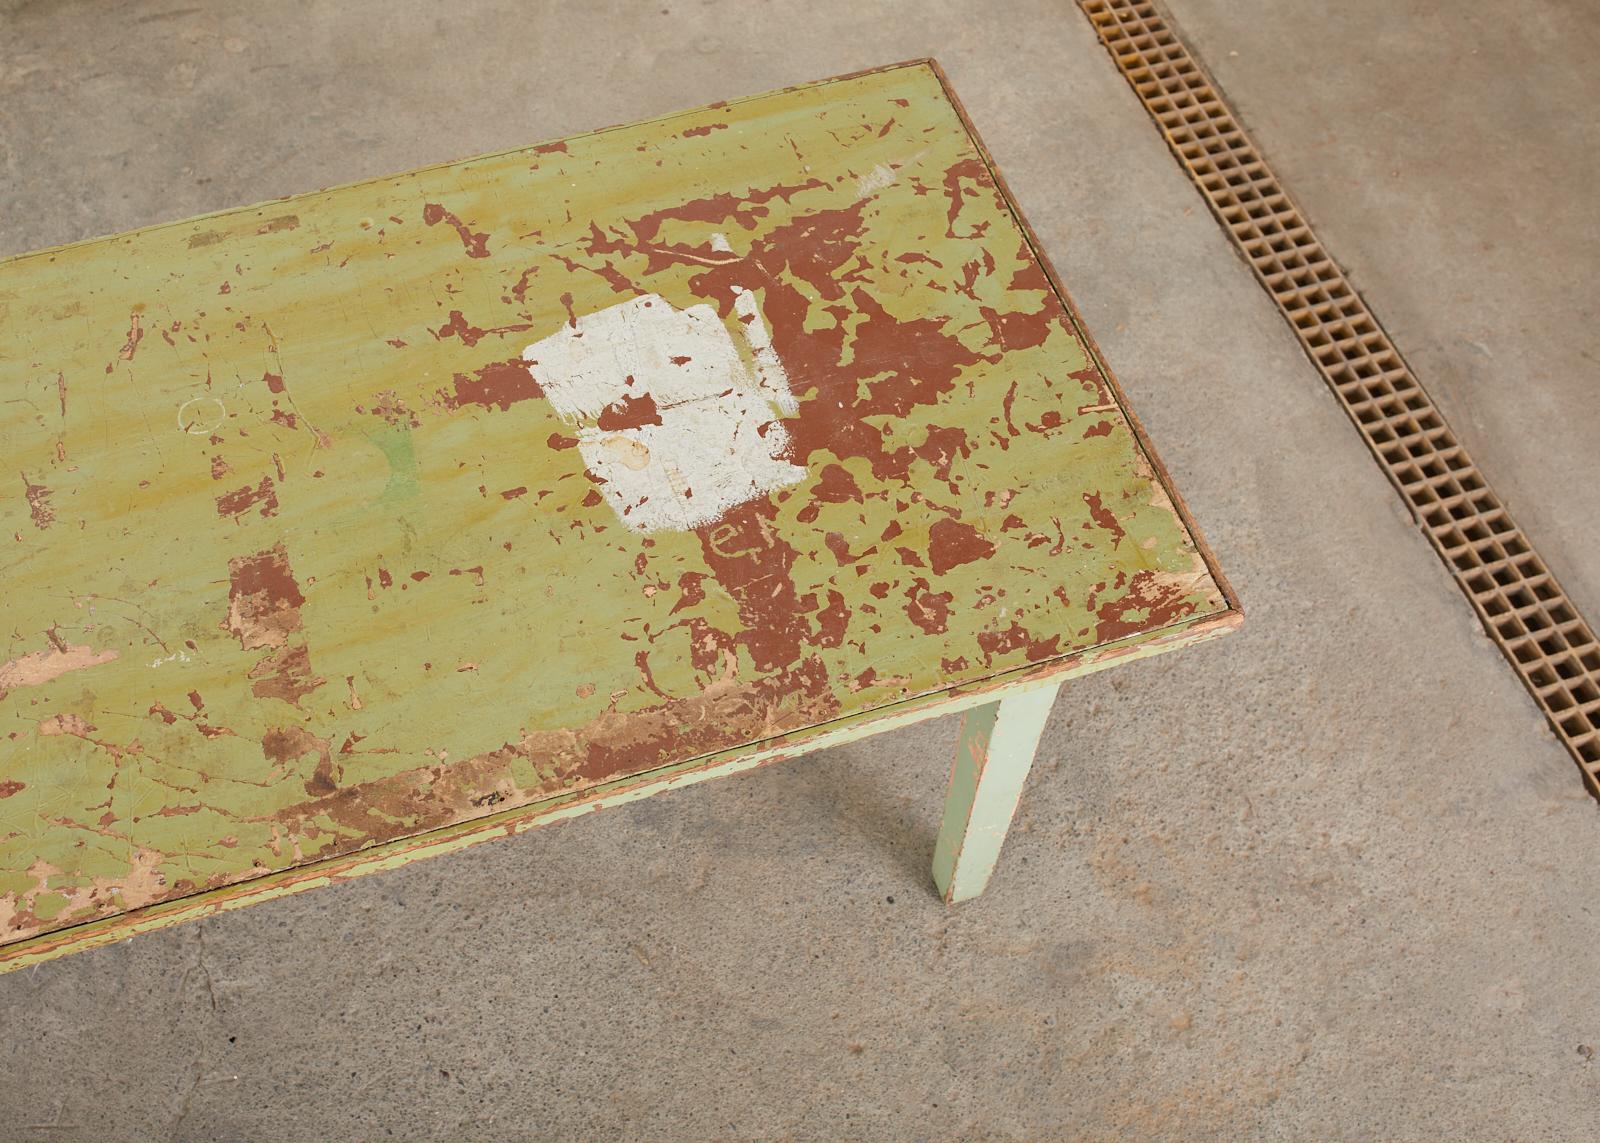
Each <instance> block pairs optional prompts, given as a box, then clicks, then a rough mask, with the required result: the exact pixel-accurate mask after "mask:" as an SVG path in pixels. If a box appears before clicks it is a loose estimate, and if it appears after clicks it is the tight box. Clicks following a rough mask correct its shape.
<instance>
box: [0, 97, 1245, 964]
mask: <svg viewBox="0 0 1600 1143" xmlns="http://www.w3.org/2000/svg"><path fill="white" fill-rule="evenodd" d="M290 219H292V220H293V221H292V223H291V221H290ZM713 236H721V237H720V241H721V242H723V243H725V245H726V247H727V249H726V251H723V250H720V249H719V248H718V247H717V245H716V244H715V243H714V241H713ZM740 290H744V291H747V292H748V293H749V294H750V295H752V296H753V297H754V298H755V300H756V305H757V307H758V309H759V312H760V314H761V317H762V321H763V322H764V323H765V324H766V325H767V327H769V328H770V333H771V342H772V345H773V347H774V349H775V351H776V353H777V354H778V356H779V358H780V359H781V360H782V363H783V365H784V367H785V368H786V370H787V373H788V378H789V384H790V387H791V389H792V391H793V393H794V396H795V397H796V398H797V400H798V405H799V407H798V410H797V412H796V413H795V414H794V415H792V416H786V417H784V418H783V423H784V425H785V426H786V428H787V431H788V433H789V435H790V438H791V440H792V442H793V443H792V450H791V458H790V459H791V462H792V463H795V464H797V465H799V466H801V467H802V468H803V469H804V477H803V479H802V480H800V481H799V482H797V483H794V484H792V485H790V486H788V487H785V488H782V489H780V490H778V491H776V492H772V493H769V494H767V495H765V496H763V497H761V498H759V499H758V500H756V501H753V502H751V504H749V505H746V506H743V507H741V508H738V509H734V510H732V511H730V512H729V513H727V514H726V515H725V517H724V519H723V520H722V521H721V522H718V523H716V524H713V525H708V526H704V527H702V528H699V529H697V530H693V531H663V532H656V533H654V534H651V535H648V536H641V535H640V534H638V533H636V532H633V531H630V530H629V529H628V528H627V527H626V526H625V525H624V524H623V522H622V521H621V520H619V518H618V516H617V514H616V512H615V511H613V509H612V508H611V506H610V505H609V503H607V502H605V500H604V499H603V497H601V496H600V495H599V492H598V490H597V485H596V483H595V481H594V480H593V479H592V474H591V473H589V472H588V471H587V469H586V464H585V460H584V458H583V456H582V455H581V453H580V450H579V449H577V448H575V447H572V442H573V440H574V438H575V436H576V433H577V429H576V428H575V426H574V425H573V424H570V423H568V422H567V421H565V420H563V419H562V417H561V416H560V415H558V413H557V412H556V410H555V409H554V408H553V407H552V406H551V403H550V401H549V400H547V399H546V398H545V397H544V396H542V395H541V394H540V392H539V388H538V384H537V379H536V378H534V377H533V376H532V374H531V373H530V372H529V371H528V370H527V368H526V367H524V366H523V365H522V364H521V363H520V362H521V351H522V349H523V348H524V347H525V346H527V345H530V344H532V343H534V342H536V341H539V340H541V339H543V338H547V337H550V336H551V335H553V334H555V333H557V332H559V331H560V330H562V329H563V328H564V327H567V326H568V324H569V323H570V322H572V321H573V320H574V319H575V318H582V317H583V316H584V315H587V314H593V313H596V312H599V311H602V310H605V309H606V308H608V307H611V306H614V305H617V304H618V303H619V302H621V301H624V300H626V299H628V298H631V297H635V296H637V295H639V294H643V293H648V294H652V295H655V296H658V297H660V298H662V299H664V300H665V301H666V302H668V303H669V304H671V305H673V306H675V307H678V308H680V309H687V308H688V307H691V306H697V305H703V306H710V307H712V309H713V310H714V311H715V312H716V313H717V314H718V315H719V316H720V317H721V319H722V320H723V322H724V323H725V325H726V326H727V328H728V330H729V331H730V336H733V337H734V338H735V344H736V345H740V346H742V348H741V354H742V357H741V359H742V360H743V361H744V362H745V364H746V365H747V366H749V365H750V364H751V361H752V357H751V352H752V351H749V350H748V347H747V346H744V343H743V342H742V341H740V340H739V339H738V334H739V330H740V326H739V324H738V323H739V321H740V319H739V317H738V316H737V314H736V312H735V308H734V304H735V299H736V297H737V296H738V291H740ZM0 391H3V392H4V393H5V394H6V396H7V401H6V403H4V404H3V405H0V446H3V448H4V451H5V452H6V453H7V456H8V457H9V458H10V460H11V465H12V469H13V470H14V471H16V472H19V473H20V474H21V478H20V479H18V478H15V477H14V478H12V483H11V484H10V485H9V486H5V485H0V539H4V540H5V541H6V542H7V543H8V544H9V546H10V548H11V551H10V555H9V558H8V562H7V577H8V591H7V594H6V596H5V598H4V599H3V600H0V620H3V621H4V628H5V630H6V631H7V632H8V643H7V646H6V647H5V648H4V650H0V690H4V691H5V692H6V693H5V694H4V695H3V697H0V713H4V714H5V715H6V730H5V731H4V732H0V735H3V737H0V758H3V765H0V791H5V790H10V787H9V786H8V785H7V784H6V783H7V782H8V781H13V782H18V783H20V784H21V788H20V789H17V790H15V791H14V792H10V793H8V794H6V795H5V796H0V944H4V943H7V942H18V941H21V940H24V939H28V938H31V937H35V936H39V935H42V934H47V933H48V932H49V931H50V930H52V929H55V928H60V927H61V926H64V925H69V924H74V923H80V922H84V921H89V920H93V919H95V918H110V917H113V916H115V915H116V914H117V913H119V912H121V911H123V910H127V909H141V908H145V907H149V906H153V905H155V904H157V903H161V902H168V903H174V904H175V903H176V902H179V901H181V900H184V899H186V898H190V897H193V896H195V895H197V894H204V893H207V892H213V893H220V892H224V891H226V892H229V893H234V892H244V890H242V889H227V888H226V887H228V886H235V885H238V884H240V883H243V882H254V881H257V880H258V879H269V878H271V877H274V876H287V875H289V873H290V871H292V870H295V869H296V868H298V867H301V866H305V865H307V864H309V863H313V862H326V861H332V860H340V859H342V858H343V857H344V855H347V854H349V853H352V852H353V851H355V850H357V849H360V848H364V847H371V848H375V849H381V848H382V847H385V846H391V847H395V846H398V847H400V849H399V850H397V852H396V856H395V857H394V860H395V861H401V860H406V859H408V857H407V853H408V852H409V851H407V850H405V849H404V846H403V844H402V843H403V841H404V839H406V838H409V837H412V836H413V835H421V834H427V833H431V832H433V831H439V830H449V829H453V828H457V827H461V828H467V826H468V825H469V824H470V823H472V822H474V821H476V820H478V819H481V818H483V817H485V816H486V815H491V814H502V813H508V812H513V813H514V812H515V811H516V810H517V808H518V807H524V806H536V805H543V804H545V803H547V802H549V801H550V800H551V799H557V798H565V797H572V796H576V795H581V794H584V792H585V791H590V790H599V789H602V788H604V787H606V786H607V784H608V783H613V782H616V781H621V780H626V779H628V778H630V777H631V776H632V775H634V774H636V773H639V772H647V771H657V770H669V769H672V768H681V769H684V770H685V771H692V770H694V769H695V768H696V767H699V766H701V765H703V764H704V763H705V760H706V759H709V758H714V757H743V756H744V755H743V754H741V753H740V752H741V751H743V752H744V753H745V754H748V753H749V751H750V750H752V749H754V747H753V746H752V745H751V744H755V743H761V742H767V741H772V740H774V739H776V738H780V737H782V736H785V735H801V734H806V733H809V732H810V731H809V728H812V727H816V726H823V725H826V726H848V725H853V724H854V723H855V722H856V721H857V720H869V719H870V718H872V717H873V716H874V715H875V714H876V713H878V712H882V711H884V710H886V709H889V708H890V707H892V706H896V705H898V704H901V703H903V702H905V701H907V700H911V699H917V698H919V696H927V697H928V698H929V699H930V700H931V699H932V698H935V697H938V696H941V695H942V694H944V693H945V692H947V691H949V690H951V689H952V688H955V689H957V690H959V689H961V688H970V687H976V686H982V685H987V684H988V682H989V681H991V680H994V679H997V678H1000V677H1004V676H1007V675H1008V674H1011V673H1015V672H1026V671H1031V670H1033V669H1035V668H1036V667H1038V665H1039V664H1042V663H1047V662H1060V663H1063V664H1064V663H1067V662H1068V661H1069V660H1072V659H1073V657H1075V656H1078V657H1082V656H1090V655H1093V654H1099V653H1101V651H1102V649H1103V648H1105V647H1107V646H1110V645H1113V644H1115V645H1117V646H1118V647H1130V648H1131V647H1132V645H1133V644H1138V643H1140V642H1141V641H1143V640H1147V639H1148V638H1150V637H1151V636H1152V635H1154V634H1155V633H1156V632H1157V631H1162V632H1166V633H1169V634H1172V633H1175V632H1178V631H1180V630H1181V629H1183V628H1184V627H1186V626H1188V625H1194V632H1195V634H1196V635H1198V634H1200V633H1202V631H1203V630H1205V629H1208V628H1207V624H1211V625H1213V626H1214V625H1215V623H1218V622H1226V621H1228V617H1229V616H1230V615H1231V613H1230V611H1229V606H1228V603H1227V601H1226V599H1225V598H1224V595H1223V592H1222V590H1221V588H1220V587H1219V585H1218V583H1217V582H1216V580H1215V578H1214V576H1213V575H1212V573H1211V572H1210V570H1209V569H1208V567H1207V565H1206V563H1205V561H1204V560H1203V559H1202V557H1201V555H1200V553H1199V551H1198V550H1197V548H1196V545H1195V543H1194V541H1193V539H1192V537H1191V536H1190V534H1189V532H1188V530H1187V529H1186V527H1185V525H1184V522H1183V521H1182V519H1181V518H1180V517H1179V515H1178V514H1177V513H1176V512H1175V511H1174V509H1173V508H1172V505H1171V502H1170V499H1169V498H1168V496H1167V493H1166V492H1165V491H1164V490H1163V489H1162V487H1161V485H1160V482H1159V481H1158V480H1157V479H1156V478H1155V475H1154V473H1153V471H1152V469H1151V466H1150V464H1149V462H1148V461H1147V459H1146V457H1145V456H1144V455H1143V453H1142V451H1141V449H1140V447H1139V445H1138V443H1137V441H1136V439H1135V436H1134V434H1133V432H1132V430H1131V428H1130V426H1129V424H1128V421H1127V419H1126V417H1125V416H1124V415H1123V413H1122V411H1121V408H1120V407H1119V405H1118V402H1117V399H1116V397H1115V395H1114V393H1113V391H1112V389H1111V387H1110V385H1109V383H1108V382H1107V380H1106V379H1105V378H1104V377H1102V376H1101V374H1100V371H1099V369H1098V366H1097V365H1096V364H1095V362H1094V361H1093V360H1092V359H1091V357H1090V355H1089V353H1088V351H1087V349H1086V348H1085V346H1084V344H1083V342H1082V340H1081V339H1080V336H1079V334H1078V332H1077V330H1076V329H1075V327H1074V324H1073V321H1072V319H1071V317H1070V315H1069V314H1068V313H1067V312H1066V311H1065V309H1063V307H1062V304H1061V302H1060V300H1059V299H1058V298H1057V297H1056V295H1055V294H1054V292H1053V291H1052V290H1051V288H1050V286H1049V283H1048V282H1047V281H1046V279H1045V276H1044V274H1043V273H1042V271H1041V269H1040V267H1039V265H1038V263H1037V261H1036V259H1035V256H1034V254H1033V252H1032V250H1031V249H1030V248H1029V245H1028V243H1027V241H1026V240H1025V237H1024V235H1023V234H1022V232H1021V231H1020V229H1019V228H1018V227H1017V225H1016V222H1015V220H1014V219H1013V217H1012V215H1011V214H1010V212H1009V210H1008V208H1007V204H1006V202H1005V201H1004V199H1003V197H1002V196H1001V195H1000V194H999V192H998V190H997V188H996V186H995V185H994V181H993V179H992V177H991V175H990V173H989V170H988V167H987V166H986V164H985V162H984V159H983V157H982V156H981V154H980V153H979V152H978V150H977V149H976V148H975V146H974V144H973V142H972V140H971V139H970V137H969V136H968V134H967V133H966V131H965V130H964V128H963V126H962V124H961V122H960V120H959V118H958V116H957V114H956V112H955V111H954V109H953V108H952V106H951V105H950V103H949V101H948V99H947V97H946V96H945V94H944V92H943V90H942V89H941V87H940V84H939V81H938V79H937V77H936V76H935V75H934V73H933V72H932V71H931V70H929V69H928V68H926V67H924V66H916V65H913V66H905V67H899V68H894V69H888V70H884V71H880V72H876V73H870V74H867V75H863V76H859V77H855V78H850V79H845V80H839V81H832V82H829V83H824V84H818V85H813V86H811V87H806V88H800V89H796V90H792V91H788V92H782V93H777V94H774V95H769V96H761V97H756V98H753V99H749V100H744V101H739V102H736V103H733V104H730V105H727V106H724V107H719V108H709V109H704V110H701V111H696V112H690V113H686V114H684V115H679V116H672V117H669V118H667V119H663V120H659V121H656V122H653V123H648V124H644V125H640V126H636V127H630V128H619V129H614V130H609V131H603V132H598V133H595V134H592V135H587V136H582V137H579V138H574V139H570V140H567V141H566V142H565V143H564V144H559V145H554V146H546V147H541V148H532V149H527V150H522V151H516V152H508V153H505V154H501V155H493V156H487V157H484V158H480V159H474V160H468V161H466V162H462V163H456V164H450V165H447V166H442V167H433V168H428V169H426V170H422V171H417V172H413V173H411V174H408V175H401V176H395V177H393V178H387V179H379V180H374V181H371V182H367V183H362V184H359V185H356V186H351V187H344V188H339V189H336V190H332V191H326V192H320V193H318V194H315V195H308V196H302V197H299V198H296V199H293V200H290V201H288V202H284V203H275V204H271V205H269V206H265V207H260V208H247V209H243V210H239V211H230V212H224V213H222V214H218V215H212V216H209V217H207V218H205V219H203V220H198V221H191V222H185V223H174V224H170V225H164V226H157V227H151V228H148V229H145V230H142V231H137V232H133V233H131V234H126V235H119V236H116V237H112V238H107V239H100V240H96V241H93V242H88V243H83V244H79V245H76V246H71V247H65V248H61V249H58V250H53V251H44V252H40V253H38V254H32V255H26V256H23V257H20V258H15V259H11V260H8V261H5V262H0ZM1180 641H1181V640H1180ZM1164 645H1167V644H1151V645H1150V649H1152V650H1153V649H1159V646H1164ZM1130 653H1146V652H1135V650H1130ZM729 752H732V754H731V755H730V753H729ZM463 844H464V842H463ZM271 884H272V882H271V881H270V880H261V881H260V887H261V891H262V892H263V893H265V892H266V891H267V889H268V887H269V885H271ZM163 915H168V914H163ZM185 915H187V914H185Z"/></svg>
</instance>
